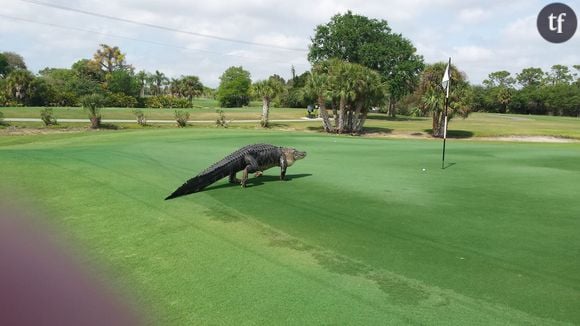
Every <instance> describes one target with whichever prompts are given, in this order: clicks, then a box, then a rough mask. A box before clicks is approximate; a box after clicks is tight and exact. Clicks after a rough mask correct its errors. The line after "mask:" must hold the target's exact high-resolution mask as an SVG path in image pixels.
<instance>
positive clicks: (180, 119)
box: [175, 110, 189, 128]
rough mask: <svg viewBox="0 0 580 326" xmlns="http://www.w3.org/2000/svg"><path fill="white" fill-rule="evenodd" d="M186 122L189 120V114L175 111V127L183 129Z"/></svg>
mask: <svg viewBox="0 0 580 326" xmlns="http://www.w3.org/2000/svg"><path fill="white" fill-rule="evenodd" d="M187 120H189V112H187V111H184V110H175V121H176V122H177V127H179V128H183V127H185V126H187Z"/></svg>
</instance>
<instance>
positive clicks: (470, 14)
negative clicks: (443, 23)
mask: <svg viewBox="0 0 580 326" xmlns="http://www.w3.org/2000/svg"><path fill="white" fill-rule="evenodd" d="M490 17H491V13H490V12H489V11H487V10H484V9H482V8H466V9H462V10H461V11H459V15H458V19H459V21H460V22H461V23H464V24H479V23H482V22H484V21H486V20H488V19H489V18H490Z"/></svg>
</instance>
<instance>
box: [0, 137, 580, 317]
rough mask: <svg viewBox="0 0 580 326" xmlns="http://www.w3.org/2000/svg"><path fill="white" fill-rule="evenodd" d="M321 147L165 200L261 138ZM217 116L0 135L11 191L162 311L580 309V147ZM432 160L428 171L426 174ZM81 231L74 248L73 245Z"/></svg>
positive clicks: (533, 312) (402, 313)
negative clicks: (238, 121) (251, 123)
mask: <svg viewBox="0 0 580 326" xmlns="http://www.w3.org/2000/svg"><path fill="white" fill-rule="evenodd" d="M257 142H268V143H273V144H279V145H287V146H294V147H296V148H298V149H300V150H305V151H307V152H308V156H307V157H306V159H305V160H303V161H299V162H298V163H297V164H296V165H295V166H292V167H291V168H289V170H288V177H289V181H286V182H280V181H278V180H277V176H278V173H279V172H278V170H276V169H272V170H269V171H268V172H266V174H265V176H263V177H261V178H259V179H254V180H252V181H251V182H250V187H248V188H247V189H240V188H239V187H238V186H232V185H229V184H227V183H226V181H227V180H222V181H220V182H219V183H217V184H215V185H213V186H210V187H209V188H208V189H207V190H206V191H204V192H201V193H197V194H193V195H190V196H186V197H181V198H178V199H175V200H171V201H163V198H164V197H165V196H167V195H168V194H169V193H170V192H171V191H173V190H174V189H175V188H176V187H177V186H179V185H181V183H182V182H184V181H185V180H186V179H188V178H189V177H191V176H193V175H195V174H197V173H198V172H199V171H200V170H202V169H204V168H206V167H207V166H208V165H210V164H211V163H213V162H215V161H217V160H219V159H221V158H222V157H223V156H225V155H227V154H228V153H229V152H231V151H233V150H235V149H237V148H239V147H241V146H243V145H246V144H249V143H257ZM440 146H441V143H440V142H438V141H418V140H379V139H364V138H353V137H334V136H325V135H316V134H304V133H303V134H298V133H290V132H269V131H240V130H215V129H185V130H150V131H123V132H88V133H79V134H67V135H44V136H42V135H40V136H12V137H3V138H0V171H2V187H3V188H4V189H9V190H10V193H12V194H15V193H19V192H20V193H23V192H25V191H26V192H30V193H31V195H29V196H30V197H32V196H33V195H34V196H36V199H34V201H35V202H36V203H37V204H39V205H41V206H42V207H44V209H45V210H46V213H47V214H48V215H49V216H50V219H51V220H52V221H54V223H55V224H56V225H58V226H60V227H62V228H63V231H62V232H64V233H65V234H66V235H67V236H69V237H70V238H71V239H76V241H78V243H80V245H81V246H82V247H84V248H86V250H87V257H90V258H86V259H87V260H89V261H93V264H97V262H100V263H102V262H104V263H105V264H106V265H107V266H108V267H109V268H110V269H111V275H110V276H109V277H112V278H114V279H116V281H117V282H119V283H121V284H126V285H127V286H128V287H131V288H133V289H135V292H136V293H137V294H136V296H137V301H138V303H139V305H141V306H142V307H149V308H146V309H151V311H150V312H149V313H150V314H151V315H153V316H154V318H157V319H158V321H159V323H161V324H200V323H205V324H296V325H305V324H458V325H472V324H558V323H575V324H578V323H580V309H579V306H578V303H579V302H580V236H578V230H580V201H579V200H578V189H579V188H578V187H579V185H580V164H579V163H580V145H579V144H526V143H517V144H516V143H492V142H486V143H478V142H471V141H450V142H448V162H449V163H454V164H452V165H451V166H449V167H448V168H447V169H445V170H441V168H440V150H441V149H440ZM423 169H425V171H423ZM73 243H75V242H71V246H76V245H77V244H76V243H75V244H74V245H73Z"/></svg>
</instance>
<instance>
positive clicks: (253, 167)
mask: <svg viewBox="0 0 580 326" xmlns="http://www.w3.org/2000/svg"><path fill="white" fill-rule="evenodd" d="M244 161H245V162H246V164H247V165H246V167H245V168H244V170H243V172H242V180H241V181H240V183H241V184H242V188H245V187H246V182H247V181H248V173H254V172H262V171H259V168H260V167H259V166H258V161H256V159H255V158H254V157H252V156H251V155H246V156H244Z"/></svg>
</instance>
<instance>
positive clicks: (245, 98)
mask: <svg viewBox="0 0 580 326" xmlns="http://www.w3.org/2000/svg"><path fill="white" fill-rule="evenodd" d="M251 85H252V80H251V79H250V72H248V71H246V70H244V68H242V67H241V66H240V67H230V68H228V69H227V70H226V71H225V72H224V73H223V74H222V75H221V77H220V85H219V87H218V89H217V92H216V96H217V99H218V101H219V102H220V106H221V107H242V106H244V105H248V103H250V88H251Z"/></svg>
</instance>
